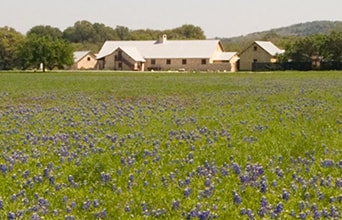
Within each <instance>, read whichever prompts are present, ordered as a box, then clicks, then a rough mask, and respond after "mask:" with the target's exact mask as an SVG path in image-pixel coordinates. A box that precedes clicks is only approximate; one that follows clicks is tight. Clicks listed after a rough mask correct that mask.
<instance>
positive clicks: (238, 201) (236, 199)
mask: <svg viewBox="0 0 342 220" xmlns="http://www.w3.org/2000/svg"><path fill="white" fill-rule="evenodd" d="M233 202H234V204H235V205H239V204H241V203H242V199H241V197H240V196H239V195H238V194H237V193H236V192H235V191H234V192H233Z"/></svg>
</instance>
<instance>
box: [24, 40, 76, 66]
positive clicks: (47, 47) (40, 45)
mask: <svg viewBox="0 0 342 220" xmlns="http://www.w3.org/2000/svg"><path fill="white" fill-rule="evenodd" d="M21 58H22V67H23V69H27V68H32V67H35V68H37V69H39V68H40V65H41V64H42V69H43V71H45V68H48V69H50V70H52V69H54V68H60V69H61V68H63V67H64V65H71V64H73V62H74V61H73V60H74V59H73V49H72V47H71V46H70V45H69V44H67V43H66V42H65V41H64V40H58V39H57V40H53V39H50V38H48V37H45V36H43V37H42V36H38V35H35V34H32V35H30V36H29V37H27V38H26V40H25V42H24V44H23V46H22V49H21Z"/></svg>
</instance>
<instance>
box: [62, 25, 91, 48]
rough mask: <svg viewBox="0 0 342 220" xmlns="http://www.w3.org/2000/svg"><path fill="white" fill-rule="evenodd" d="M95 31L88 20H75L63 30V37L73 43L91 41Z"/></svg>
mask: <svg viewBox="0 0 342 220" xmlns="http://www.w3.org/2000/svg"><path fill="white" fill-rule="evenodd" d="M95 34H96V31H95V29H94V27H93V24H92V23H91V22H89V21H77V22H76V23H75V24H74V26H73V27H68V28H67V29H65V30H64V32H63V37H64V39H66V40H68V41H69V42H73V43H84V42H93V41H94V36H95Z"/></svg>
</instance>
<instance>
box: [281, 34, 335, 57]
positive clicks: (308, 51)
mask: <svg viewBox="0 0 342 220" xmlns="http://www.w3.org/2000/svg"><path fill="white" fill-rule="evenodd" d="M341 47H342V32H332V33H330V34H317V35H312V36H309V37H302V38H298V39H297V40H296V41H294V42H293V43H292V44H288V45H287V48H286V50H285V51H286V52H285V54H284V55H283V56H284V59H285V60H292V61H295V62H310V61H311V60H312V59H320V60H322V61H336V62H340V61H342V49H341Z"/></svg>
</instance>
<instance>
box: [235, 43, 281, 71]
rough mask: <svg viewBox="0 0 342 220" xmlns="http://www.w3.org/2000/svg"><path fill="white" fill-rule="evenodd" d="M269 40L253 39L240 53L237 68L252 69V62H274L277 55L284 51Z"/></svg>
mask: <svg viewBox="0 0 342 220" xmlns="http://www.w3.org/2000/svg"><path fill="white" fill-rule="evenodd" d="M284 52H285V51H284V50H281V49H279V48H278V47H277V46H275V45H274V44H273V43H272V42H269V41H255V42H254V43H253V44H252V45H250V46H249V47H247V48H246V49H245V50H243V51H242V52H241V53H240V54H239V57H240V64H239V68H240V70H242V71H251V70H253V63H275V62H277V58H276V57H277V55H278V54H282V53H284Z"/></svg>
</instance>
